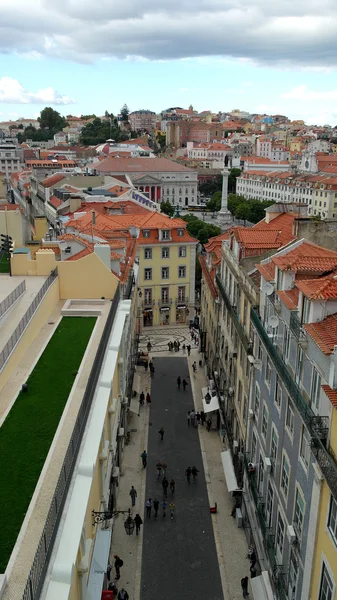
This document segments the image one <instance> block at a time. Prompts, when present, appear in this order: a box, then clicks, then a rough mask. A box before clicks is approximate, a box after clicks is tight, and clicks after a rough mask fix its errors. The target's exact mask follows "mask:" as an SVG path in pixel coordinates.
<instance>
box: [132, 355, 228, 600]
mask: <svg viewBox="0 0 337 600" xmlns="http://www.w3.org/2000/svg"><path fill="white" fill-rule="evenodd" d="M155 368H156V371H155V376H154V378H153V379H152V381H151V397H152V404H151V415H150V423H149V437H148V449H147V450H148V465H147V468H146V489H145V500H148V499H149V498H151V500H152V502H153V500H154V499H155V498H157V499H158V500H159V502H160V505H159V510H158V518H157V520H155V519H154V509H153V507H152V510H151V516H150V517H148V516H147V515H146V512H144V529H143V550H142V570H141V592H140V600H172V598H175V599H177V600H180V599H181V600H183V599H185V598H186V599H188V598H191V599H192V598H193V599H194V598H207V600H222V599H223V590H222V584H221V579H220V570H219V564H218V556H217V552H216V546H215V540H214V533H213V525H212V515H211V514H210V504H209V499H208V494H207V488H206V480H205V474H204V467H203V461H202V454H201V449H200V442H199V435H198V429H197V428H194V427H192V426H189V427H188V424H187V412H188V410H192V408H194V402H193V396H192V389H191V387H192V386H191V381H190V376H189V370H188V363H187V358H186V357H182V356H181V355H180V357H176V356H166V357H162V358H159V357H158V358H157V357H156V359H155ZM178 376H180V377H181V379H182V380H183V379H186V381H187V382H188V386H187V389H186V391H183V389H182V387H181V390H180V391H178V389H177V377H178ZM161 428H163V429H164V435H163V440H162V441H161V435H160V434H159V430H160V429H161ZM158 461H161V462H165V463H166V464H167V472H166V477H167V479H168V481H169V482H170V480H171V479H172V478H173V479H174V480H175V495H174V499H173V501H174V504H175V510H174V518H173V519H171V518H170V510H169V506H168V507H167V511H166V516H165V517H163V509H162V506H161V503H162V501H163V498H164V496H163V487H162V474H161V476H160V478H159V479H158V478H157V470H156V464H157V462H158ZM189 466H190V467H193V466H195V467H196V468H197V469H198V471H199V474H198V476H197V478H196V482H193V479H192V478H191V482H190V484H189V483H188V482H187V478H186V476H185V471H186V469H187V467H189ZM171 501H172V495H171V491H170V488H169V489H168V492H167V503H168V505H169V504H170V502H171Z"/></svg>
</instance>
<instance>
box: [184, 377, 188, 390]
mask: <svg viewBox="0 0 337 600" xmlns="http://www.w3.org/2000/svg"><path fill="white" fill-rule="evenodd" d="M187 386H188V383H187V381H186V379H183V390H184V392H186V388H187Z"/></svg>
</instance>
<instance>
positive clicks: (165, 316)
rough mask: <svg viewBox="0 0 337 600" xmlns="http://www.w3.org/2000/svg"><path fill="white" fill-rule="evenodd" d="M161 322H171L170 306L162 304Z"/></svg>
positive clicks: (166, 323) (167, 323) (163, 323)
mask: <svg viewBox="0 0 337 600" xmlns="http://www.w3.org/2000/svg"><path fill="white" fill-rule="evenodd" d="M159 324H160V325H169V324H170V308H169V307H167V306H162V307H161V308H160V309H159Z"/></svg>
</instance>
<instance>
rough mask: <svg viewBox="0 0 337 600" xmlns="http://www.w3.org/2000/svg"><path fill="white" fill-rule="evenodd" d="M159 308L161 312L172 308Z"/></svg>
mask: <svg viewBox="0 0 337 600" xmlns="http://www.w3.org/2000/svg"><path fill="white" fill-rule="evenodd" d="M159 310H160V312H166V311H168V310H170V309H169V308H160V309H159Z"/></svg>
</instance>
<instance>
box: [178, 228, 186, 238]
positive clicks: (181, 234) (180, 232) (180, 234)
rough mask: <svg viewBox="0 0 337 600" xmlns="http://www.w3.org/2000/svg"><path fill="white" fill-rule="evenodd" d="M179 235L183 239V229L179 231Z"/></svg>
mask: <svg viewBox="0 0 337 600" xmlns="http://www.w3.org/2000/svg"><path fill="white" fill-rule="evenodd" d="M177 232H178V235H179V236H180V237H182V236H183V235H184V230H183V229H177Z"/></svg>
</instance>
